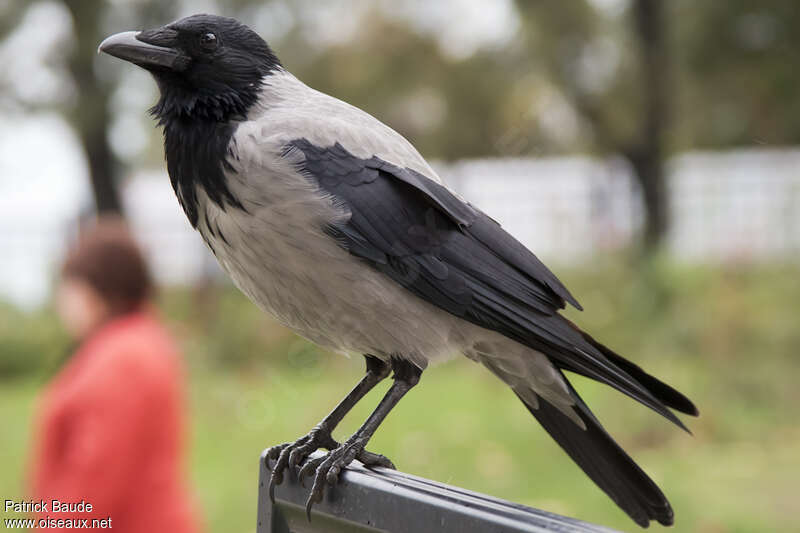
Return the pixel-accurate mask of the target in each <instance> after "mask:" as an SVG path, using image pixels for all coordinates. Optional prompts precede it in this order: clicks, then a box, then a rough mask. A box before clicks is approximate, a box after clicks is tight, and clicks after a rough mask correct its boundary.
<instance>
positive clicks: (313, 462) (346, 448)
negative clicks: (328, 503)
mask: <svg viewBox="0 0 800 533" xmlns="http://www.w3.org/2000/svg"><path fill="white" fill-rule="evenodd" d="M367 440H369V439H367V438H364V437H361V438H359V437H357V436H355V435H354V436H353V437H350V438H349V439H347V442H345V443H343V444H341V445H339V446H338V447H336V448H334V449H332V450H331V451H329V452H328V453H327V454H325V455H323V456H322V457H315V458H314V459H310V460H308V461H306V462H305V464H303V467H302V468H301V469H300V472H299V473H298V474H297V477H298V479H299V481H300V483H301V484H302V483H303V479H305V477H306V476H307V475H310V474H311V472H314V485H313V486H312V487H311V493H310V494H309V495H308V500H306V516H307V517H308V519H309V520H311V507H312V506H313V505H314V504H315V503H319V502H320V501H322V494H323V492H324V491H325V482H326V481H327V482H328V484H329V485H331V486H333V485H336V483H337V482H338V481H339V472H341V471H342V469H344V468H345V467H346V466H347V465H349V464H350V463H351V462H353V459H358V460H359V461H361V462H362V463H363V464H364V466H368V467H372V466H382V467H385V468H392V469H394V464H392V462H391V461H390V460H389V459H387V458H386V457H384V456H383V455H379V454H376V453H371V452H368V451H366V450H365V449H364V447H365V446H366V445H367Z"/></svg>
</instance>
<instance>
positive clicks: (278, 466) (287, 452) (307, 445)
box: [264, 426, 395, 509]
mask: <svg viewBox="0 0 800 533" xmlns="http://www.w3.org/2000/svg"><path fill="white" fill-rule="evenodd" d="M348 442H349V441H348ZM365 444H366V442H365ZM347 445H348V444H347V443H345V446H347ZM320 448H324V449H326V450H331V452H329V453H328V454H326V455H323V456H322V457H318V458H316V459H312V460H309V461H306V463H305V464H303V468H302V469H301V470H300V472H299V480H300V483H301V484H302V483H303V478H304V477H305V476H306V475H308V474H309V473H311V472H312V471H313V470H315V469H316V468H317V467H318V466H319V465H320V464H321V463H322V462H323V461H324V460H325V459H327V458H328V457H329V456H330V455H331V454H332V453H333V451H335V450H338V449H340V448H342V445H340V444H339V443H338V442H336V440H335V439H334V438H333V437H332V436H331V433H330V431H326V430H324V429H322V428H320V427H319V426H318V427H315V428H314V429H312V430H311V431H309V432H308V435H305V436H303V437H300V438H299V439H297V440H296V441H294V442H285V443H283V444H278V445H277V446H273V447H271V448H270V449H269V450H267V454H266V457H265V458H264V462H265V464H266V467H267V470H271V471H272V475H271V476H270V479H269V498H270V500H272V503H275V485H280V484H281V483H282V482H283V473H284V471H285V470H286V468H287V467H296V466H297V465H299V464H300V463H302V462H303V461H304V460H305V459H306V458H307V457H308V456H309V455H311V454H312V453H314V452H315V451H316V450H319V449H320ZM354 458H355V459H358V460H359V461H360V462H361V463H362V464H363V465H364V466H366V467H376V466H382V467H384V468H391V469H392V470H394V469H395V466H394V464H393V463H392V462H391V461H390V460H389V459H388V458H387V457H385V456H383V455H380V454H377V453H372V452H368V451H367V450H365V449H364V445H361V446H359V447H356V448H355V455H354V456H351V457H350V459H349V460H348V461H347V462H346V463H345V464H344V465H342V466H340V467H339V468H338V469H337V470H336V475H337V476H338V472H339V470H341V468H344V467H345V466H347V465H348V464H350V462H352V460H353V459H354ZM270 461H275V465H274V466H272V467H271V468H270ZM334 483H335V482H334ZM315 486H316V478H315ZM312 493H313V490H312ZM319 497H320V498H321V497H322V491H321V490H320V494H319ZM317 501H319V500H317ZM309 509H310V507H309Z"/></svg>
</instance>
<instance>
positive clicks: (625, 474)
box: [520, 377, 691, 527]
mask: <svg viewBox="0 0 800 533" xmlns="http://www.w3.org/2000/svg"><path fill="white" fill-rule="evenodd" d="M564 380H565V381H566V377H565V378H564ZM568 386H569V388H570V391H571V393H572V395H573V397H574V398H575V401H576V404H575V406H574V408H575V410H576V412H577V413H578V416H580V417H581V419H582V420H583V422H584V424H585V425H586V429H582V428H580V427H579V426H578V425H577V424H576V423H575V422H574V421H572V420H570V419H569V418H568V417H567V416H566V415H565V414H564V413H562V412H561V411H559V410H558V409H556V408H555V407H553V406H552V405H551V404H549V403H548V402H547V401H546V400H544V399H543V398H540V399H539V406H538V408H533V407H531V406H529V405H528V404H525V406H526V407H527V408H528V410H529V411H530V412H531V413H532V414H533V416H535V417H536V419H537V420H538V421H539V423H540V424H541V425H542V426H543V427H544V428H545V429H546V430H547V432H548V433H549V434H550V436H551V437H553V438H554V439H555V440H556V442H558V444H559V445H560V446H561V447H562V448H563V449H564V451H565V452H567V454H569V456H570V457H572V460H573V461H575V462H576V463H578V466H580V467H581V468H582V469H583V471H584V472H586V474H587V475H588V476H589V477H590V478H591V479H592V480H593V481H594V482H595V483H597V485H598V486H599V487H600V488H601V489H603V491H604V492H605V493H606V494H608V495H609V497H610V498H611V499H612V500H614V502H615V503H616V504H617V505H619V507H620V508H621V509H622V510H623V511H625V512H626V513H627V514H628V515H629V516H630V517H631V518H632V519H633V520H634V522H636V523H637V524H639V525H640V526H642V527H647V526H649V525H650V520H657V521H658V522H659V523H661V524H663V525H665V526H668V525H671V524H672V521H673V512H672V507H670V505H669V502H668V501H667V498H666V497H665V496H664V493H662V492H661V489H659V488H658V486H656V484H655V483H654V482H653V480H651V479H650V478H649V477H647V474H645V473H644V471H642V469H641V468H639V466H638V465H637V464H636V463H634V462H633V459H631V458H630V456H628V454H627V453H625V451H624V450H623V449H622V448H620V447H619V445H618V444H617V443H616V442H614V439H612V438H611V436H610V435H609V434H608V433H606V431H605V429H603V426H602V425H601V424H600V422H599V421H598V420H597V418H595V416H594V414H592V412H591V411H590V410H589V407H587V405H586V404H585V403H584V402H583V400H581V398H580V396H578V393H577V392H576V391H575V389H573V388H572V386H571V385H569V384H568ZM520 399H522V398H520ZM523 403H525V402H524V401H523ZM690 403H691V402H690Z"/></svg>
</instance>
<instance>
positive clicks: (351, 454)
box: [298, 359, 422, 520]
mask: <svg viewBox="0 0 800 533" xmlns="http://www.w3.org/2000/svg"><path fill="white" fill-rule="evenodd" d="M392 369H393V370H394V383H393V384H392V386H391V388H389V390H388V391H387V392H386V395H385V396H384V397H383V399H382V400H381V403H379V404H378V407H376V408H375V410H374V411H373V412H372V414H371V415H369V418H367V420H366V422H364V424H363V425H362V426H361V427H360V428H358V430H357V431H356V432H355V433H353V435H352V436H351V437H350V438H349V439H347V441H346V442H344V443H342V444H341V445H339V446H338V447H336V448H334V449H332V450H330V451H329V452H328V453H327V454H326V455H324V456H323V457H320V458H317V459H313V460H310V461H307V462H306V463H305V464H304V465H303V467H302V468H301V469H300V473H299V474H298V477H299V478H300V482H301V483H302V481H303V478H304V477H305V476H306V475H308V474H310V473H311V472H312V471H313V472H314V486H313V487H312V488H311V494H310V495H309V496H308V501H307V502H306V514H307V515H308V519H309V520H311V506H312V505H313V504H314V503H315V502H319V501H321V500H322V493H323V491H324V487H325V481H327V482H328V484H330V485H335V484H336V482H337V481H338V480H339V472H340V471H341V470H342V469H343V468H345V467H346V466H347V465H349V464H350V463H351V462H352V461H353V459H357V458H359V454H361V453H362V452H363V451H364V447H365V446H366V445H367V442H368V441H369V439H370V438H371V437H372V435H373V434H374V433H375V430H376V429H378V426H379V425H380V424H381V422H383V419H384V418H386V415H388V414H389V411H391V410H392V408H393V407H394V406H395V405H397V402H399V401H400V398H402V397H403V396H404V395H405V394H406V393H407V392H408V391H409V390H411V388H412V387H413V386H414V385H416V384H417V383H418V382H419V377H420V376H421V375H422V369H420V368H419V367H418V366H416V365H415V364H413V363H411V362H409V361H404V360H397V359H393V360H392Z"/></svg>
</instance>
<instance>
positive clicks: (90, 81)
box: [0, 0, 800, 533]
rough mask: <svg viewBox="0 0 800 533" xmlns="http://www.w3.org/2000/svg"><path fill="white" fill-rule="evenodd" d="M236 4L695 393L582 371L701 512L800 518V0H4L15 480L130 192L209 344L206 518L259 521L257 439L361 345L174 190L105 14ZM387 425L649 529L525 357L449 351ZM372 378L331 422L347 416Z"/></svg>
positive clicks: (17, 490)
mask: <svg viewBox="0 0 800 533" xmlns="http://www.w3.org/2000/svg"><path fill="white" fill-rule="evenodd" d="M196 12H213V13H219V14H225V15H229V16H235V17H237V18H239V19H240V20H243V21H245V22H246V23H247V24H249V25H250V26H251V27H253V28H254V29H255V30H256V31H258V32H259V33H260V34H261V35H262V36H263V37H264V38H265V39H266V40H267V41H268V42H269V43H270V44H271V45H272V47H273V48H274V49H275V50H276V52H277V54H278V55H279V57H281V59H282V61H283V63H284V65H286V66H287V68H288V69H290V70H291V71H292V72H293V73H294V74H296V75H297V76H298V77H299V78H300V79H302V80H304V81H305V82H306V83H308V84H309V85H311V86H313V87H315V88H317V89H320V90H322V91H325V92H327V93H329V94H332V95H334V96H337V97H339V98H341V99H344V100H346V101H348V102H350V103H352V104H355V105H357V106H359V107H362V108H363V109H365V110H367V111H369V112H370V113H372V114H374V115H376V116H377V117H378V118H380V119H382V120H383V121H385V122H387V123H388V124H389V125H391V126H392V127H394V128H395V129H396V130H398V131H399V132H401V133H402V134H404V135H405V136H407V137H408V138H409V139H411V140H412V142H414V144H415V145H416V146H417V147H418V148H419V150H420V152H421V153H422V154H423V155H425V156H426V157H427V158H428V159H429V160H431V161H432V162H433V166H434V167H435V168H436V169H437V170H438V171H439V173H440V174H441V175H442V176H443V177H444V178H445V179H446V180H447V181H448V182H449V183H450V184H451V185H452V186H453V188H455V189H456V190H457V191H459V192H460V193H461V194H462V195H463V196H464V197H465V198H467V199H468V200H470V201H471V202H473V203H474V204H476V205H478V206H479V207H481V208H482V209H484V210H485V211H487V212H488V213H490V214H491V215H492V216H493V217H495V218H496V219H497V220H498V221H500V222H501V223H502V224H503V225H504V226H505V227H506V228H507V229H508V230H509V231H510V232H511V233H512V234H514V235H515V236H516V237H517V238H519V239H520V240H521V241H522V242H524V243H525V244H526V245H528V246H529V247H530V248H531V249H532V250H534V251H535V252H536V253H537V254H538V255H539V256H540V257H541V258H542V259H543V260H545V261H546V262H547V263H548V264H549V265H551V266H552V268H553V269H554V270H555V271H556V272H557V274H558V275H559V276H560V277H561V278H562V280H563V281H565V283H566V284H567V285H568V286H569V287H570V288H571V290H572V292H573V293H574V294H575V295H576V297H577V298H578V299H579V300H580V301H581V303H582V304H583V306H584V308H585V309H586V311H585V312H583V313H577V312H570V313H568V314H569V316H570V318H572V319H573V320H576V321H577V322H578V323H579V324H581V325H582V326H584V327H585V329H587V330H588V331H589V332H590V333H591V334H592V335H594V336H596V337H598V338H599V339H601V340H602V341H603V342H604V343H606V344H608V345H609V346H611V347H612V348H614V349H615V350H617V351H618V352H620V353H622V354H623V355H626V356H627V357H629V358H631V359H633V360H634V361H636V362H637V363H640V364H641V365H643V366H644V367H645V368H647V369H648V370H650V371H652V372H653V373H655V374H656V375H658V376H660V377H662V378H663V379H665V380H666V381H667V382H669V383H671V384H673V385H675V386H676V387H677V388H678V389H680V390H681V391H683V392H685V393H686V394H687V395H688V396H690V397H691V398H692V399H693V400H694V401H695V403H696V404H697V405H698V406H699V408H700V410H701V413H702V415H701V417H700V418H699V419H696V420H689V421H687V423H688V425H689V426H690V428H691V429H692V431H693V433H694V436H693V437H692V436H689V435H686V434H683V433H681V432H680V431H678V430H676V429H675V428H674V427H670V426H669V425H668V423H667V422H665V421H663V420H660V419H659V418H658V417H657V416H655V415H653V414H652V413H650V412H647V411H646V410H645V409H644V408H642V407H640V406H638V405H635V404H634V403H633V402H631V401H629V400H627V399H625V398H623V397H621V396H620V395H619V394H617V393H615V392H613V391H611V390H609V389H604V388H602V387H599V386H594V385H592V384H590V383H588V382H585V381H584V380H580V379H577V378H576V381H577V382H578V388H579V389H580V390H581V392H582V393H583V394H584V397H585V399H586V400H587V403H589V404H590V405H592V406H594V409H595V412H596V414H597V415H598V417H599V418H600V419H601V420H602V421H603V422H604V423H605V425H606V426H607V428H608V429H609V430H610V432H611V433H612V434H613V435H614V436H615V437H616V438H617V439H618V440H619V442H620V443H621V444H622V445H623V446H624V447H625V448H626V449H627V450H628V451H629V452H630V453H631V454H632V455H633V456H634V457H635V458H636V459H637V460H638V461H639V463H640V464H641V465H642V466H643V467H644V468H645V470H647V471H648V472H649V473H650V474H651V475H652V476H653V478H654V479H655V480H656V481H657V482H658V483H659V484H660V485H661V486H662V488H663V489H664V491H665V493H666V494H667V495H668V497H669V498H670V500H671V501H672V503H673V506H674V507H675V509H676V515H677V522H676V530H678V531H699V532H714V533H716V532H734V531H737V532H738V531H759V532H761V531H798V530H800V514H798V512H797V511H798V509H799V508H800V501H799V500H798V496H797V491H796V483H797V478H798V476H800V453H798V447H799V446H800V419H798V416H797V412H796V405H798V404H799V403H800V388H798V387H797V386H796V382H795V380H796V378H797V377H798V375H800V374H798V371H800V363H799V362H798V357H797V352H798V350H800V318H799V316H800V313H799V311H800V304H798V302H800V283H798V274H799V273H800V272H799V271H798V267H800V98H798V96H797V95H798V87H800V68H798V57H800V33H798V32H797V30H796V29H797V28H798V27H800V3H798V2H796V1H794V0H767V1H760V0H729V1H727V2H694V1H690V0H672V1H669V2H667V1H659V0H571V1H569V2H536V1H527V0H516V1H514V0H495V1H493V2H486V1H481V0H440V1H437V2H426V1H423V0H399V1H398V0H395V1H389V0H386V1H367V0H337V1H330V2H325V3H321V2H315V1H312V0H296V1H290V0H258V1H249V0H217V1H214V0H208V1H202V0H201V1H182V2H175V3H171V2H157V1H153V0H110V1H102V0H80V1H78V0H74V1H57V0H45V1H26V2H22V1H19V0H0V65H2V70H0V250H2V260H0V420H2V424H3V427H2V430H0V459H1V460H2V468H0V495H1V496H2V497H4V498H19V497H21V496H22V495H23V490H24V489H23V484H22V480H23V478H24V472H25V464H26V460H27V459H26V458H27V456H28V453H29V451H28V449H29V442H30V415H31V412H32V410H33V408H34V405H35V404H34V402H35V398H36V394H37V391H39V390H40V388H41V386H42V385H43V383H45V382H46V381H47V380H48V379H49V378H50V377H51V376H52V375H53V372H54V371H55V369H56V368H57V367H58V366H59V364H60V362H61V360H62V359H63V357H64V354H65V353H66V351H67V349H68V348H69V345H68V342H67V340H66V336H65V334H64V332H63V331H62V330H61V328H60V326H59V325H58V323H57V321H56V320H55V318H54V314H53V312H52V303H51V302H52V294H51V288H52V281H53V279H54V276H55V274H56V272H57V269H58V265H59V263H60V261H61V258H62V256H63V253H64V250H65V248H66V247H67V246H68V245H69V243H71V242H72V240H73V239H74V236H75V235H76V234H77V231H78V228H79V227H80V226H81V222H82V221H84V220H86V219H88V218H90V217H92V216H93V215H94V214H95V213H96V212H98V211H101V212H107V211H111V212H119V213H122V214H123V215H124V216H125V217H126V218H127V220H128V221H129V223H130V224H131V225H132V226H133V228H134V229H135V231H136V235H137V237H138V238H139V239H140V240H141V243H142V245H143V246H144V248H145V249H146V251H147V252H148V256H149V259H150V261H151V266H152V268H153V270H154V273H155V275H156V278H157V279H158V281H159V282H160V285H161V290H160V293H159V306H160V309H161V312H162V315H163V316H164V318H165V319H166V320H167V322H168V324H169V326H170V328H171V330H172V332H173V333H174V334H175V335H176V336H177V337H178V338H179V340H180V341H181V345H182V348H183V349H184V351H185V354H186V358H187V362H188V366H189V369H190V393H191V397H190V405H191V421H192V434H191V437H192V438H191V443H192V453H191V464H190V465H189V466H190V471H191V475H192V481H193V483H194V487H195V489H196V492H197V495H198V498H199V500H200V501H201V502H202V506H203V512H204V514H205V517H206V521H207V524H208V526H209V529H210V530H211V531H232V532H240V531H242V532H243V531H254V529H255V521H256V520H255V519H256V517H255V509H256V489H257V466H258V464H257V462H258V456H259V453H260V452H261V450H262V449H264V448H265V447H267V446H268V445H271V444H274V443H278V442H283V441H287V440H293V439H295V438H296V437H298V436H299V435H301V434H304V433H305V432H306V431H307V430H308V429H309V428H310V427H311V426H312V425H313V424H314V423H316V422H317V421H318V420H319V419H320V418H321V417H322V416H323V415H324V414H325V413H327V412H328V411H329V409H330V408H331V407H332V406H333V405H334V403H335V402H336V401H338V400H339V399H340V398H341V397H342V396H343V395H344V393H345V392H346V390H349V386H350V382H352V383H355V382H356V380H357V379H359V377H360V375H361V374H362V367H363V364H362V362H361V361H360V360H347V359H345V358H342V357H338V356H333V355H331V354H328V353H325V352H322V351H321V350H319V349H317V348H316V347H314V346H313V345H311V344H309V343H307V342H306V341H304V340H302V339H299V338H298V337H295V336H293V335H292V334H291V333H290V332H288V331H286V330H284V329H282V328H281V327H280V326H278V325H276V324H274V323H272V322H270V320H269V319H268V318H266V317H265V316H264V315H263V314H262V313H260V312H259V311H258V310H257V309H256V308H255V307H254V306H253V305H252V304H250V303H249V302H248V301H247V300H246V299H245V298H244V297H243V296H242V295H241V294H239V293H238V292H237V291H236V290H235V289H234V288H232V286H231V285H230V283H229V282H228V280H227V279H226V278H225V276H224V275H222V274H221V273H220V271H219V269H218V267H217V266H216V264H215V262H214V260H213V257H212V256H211V255H210V254H209V253H208V252H207V251H206V249H205V247H204V245H203V244H202V241H201V239H200V238H199V236H198V235H196V234H194V233H193V232H192V231H191V228H190V227H189V224H188V222H187V221H186V220H185V217H184V215H183V213H182V212H181V211H180V208H179V206H178V203H177V201H176V200H175V198H174V196H173V193H172V190H171V188H170V186H169V181H168V178H167V175H166V171H165V167H164V163H163V151H162V147H161V135H160V132H159V131H158V130H157V129H156V127H155V124H154V123H153V121H152V119H151V118H150V117H149V116H148V115H147V109H148V107H149V106H151V105H152V104H153V103H155V101H156V99H157V91H156V87H155V84H154V83H153V82H152V80H151V79H150V78H149V76H148V74H146V73H145V72H144V71H142V70H140V69H136V68H133V67H131V66H130V65H128V64H126V63H123V62H120V61H114V60H113V59H111V58H109V57H100V56H98V55H97V54H96V48H97V45H98V43H99V42H100V41H101V40H102V38H103V37H105V36H107V35H108V34H111V33H114V32H117V31H122V30H128V29H142V28H148V27H154V26H160V25H162V24H164V23H166V22H168V21H170V20H172V19H175V18H178V17H180V16H183V15H188V14H191V13H196ZM422 383H423V386H422V387H420V388H419V389H415V390H414V392H413V393H412V394H410V395H409V397H408V398H407V399H406V400H404V401H403V403H402V405H401V407H400V408H399V409H398V410H397V411H396V412H393V413H392V415H391V416H390V417H389V419H388V420H387V422H386V423H385V424H384V425H383V426H382V427H381V429H380V431H378V433H377V435H376V437H375V438H374V439H373V441H372V445H371V449H373V450H374V451H379V452H381V453H384V454H386V455H387V456H389V457H390V458H392V459H393V460H394V462H395V463H396V464H397V465H398V467H399V468H400V469H402V470H405V471H407V472H411V473H413V474H417V475H421V476H425V477H429V478H433V479H436V480H440V481H443V482H447V483H451V484H456V485H460V486H463V487H466V488H469V489H473V490H477V491H481V492H486V493H489V494H492V495H495V496H499V497H502V498H507V499H511V500H514V501H517V502H521V503H524V504H527V505H532V506H536V507H541V508H544V509H546V510H550V511H554V512H558V513H562V514H568V515H571V516H575V517H578V518H581V519H585V520H589V521H593V522H598V523H601V524H604V525H608V526H612V527H617V528H620V529H622V530H626V531H632V530H634V527H635V526H633V524H632V523H631V522H630V521H629V520H628V519H627V517H625V516H624V515H623V513H622V512H621V511H619V510H618V509H617V508H616V507H615V506H614V505H613V504H612V503H611V502H610V501H609V500H608V499H607V498H606V497H605V495H604V494H603V493H602V492H601V491H600V490H599V489H597V488H596V487H595V486H594V485H593V484H592V483H591V482H590V481H589V480H588V479H587V478H585V476H584V475H583V473H582V472H581V471H580V470H579V469H578V468H577V467H576V466H574V465H573V464H572V462H571V461H570V460H569V459H568V458H567V457H566V455H564V454H563V453H562V452H561V451H560V449H559V448H557V446H556V445H555V444H554V443H553V442H552V441H551V440H550V439H549V437H548V436H547V435H546V434H545V432H544V431H542V430H541V429H540V428H539V427H537V425H536V423H535V421H534V420H533V419H532V418H531V417H530V415H529V414H528V413H527V412H526V410H525V409H524V408H523V406H522V405H521V404H520V403H519V402H518V401H517V400H516V399H515V398H514V396H513V394H512V393H511V392H510V391H508V390H507V389H506V388H505V386H504V385H502V384H501V383H499V382H498V381H497V380H495V379H494V378H493V377H492V376H490V375H489V374H488V373H486V372H485V371H483V370H482V369H481V368H478V367H477V366H476V365H474V364H472V363H470V362H469V361H467V360H466V359H464V360H456V361H452V362H450V363H447V364H445V365H443V366H440V367H436V368H433V369H431V370H429V371H428V372H427V373H426V374H425V376H424V377H423V380H422ZM384 389H385V387H383V388H379V390H376V391H374V393H373V394H371V395H370V396H369V397H368V398H367V399H365V400H364V401H362V403H361V404H360V406H359V408H357V409H356V410H355V411H354V412H353V413H352V414H351V415H350V416H349V417H348V418H347V419H346V421H345V423H344V424H343V425H342V426H341V427H340V428H339V431H337V435H338V436H340V437H341V436H345V435H347V434H349V432H351V431H353V430H354V429H355V428H356V427H358V425H359V424H360V422H361V421H362V420H363V418H364V417H366V415H367V414H368V412H369V411H370V410H371V408H372V407H373V406H374V405H376V403H377V400H378V398H379V396H380V395H382V394H383V392H384Z"/></svg>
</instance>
